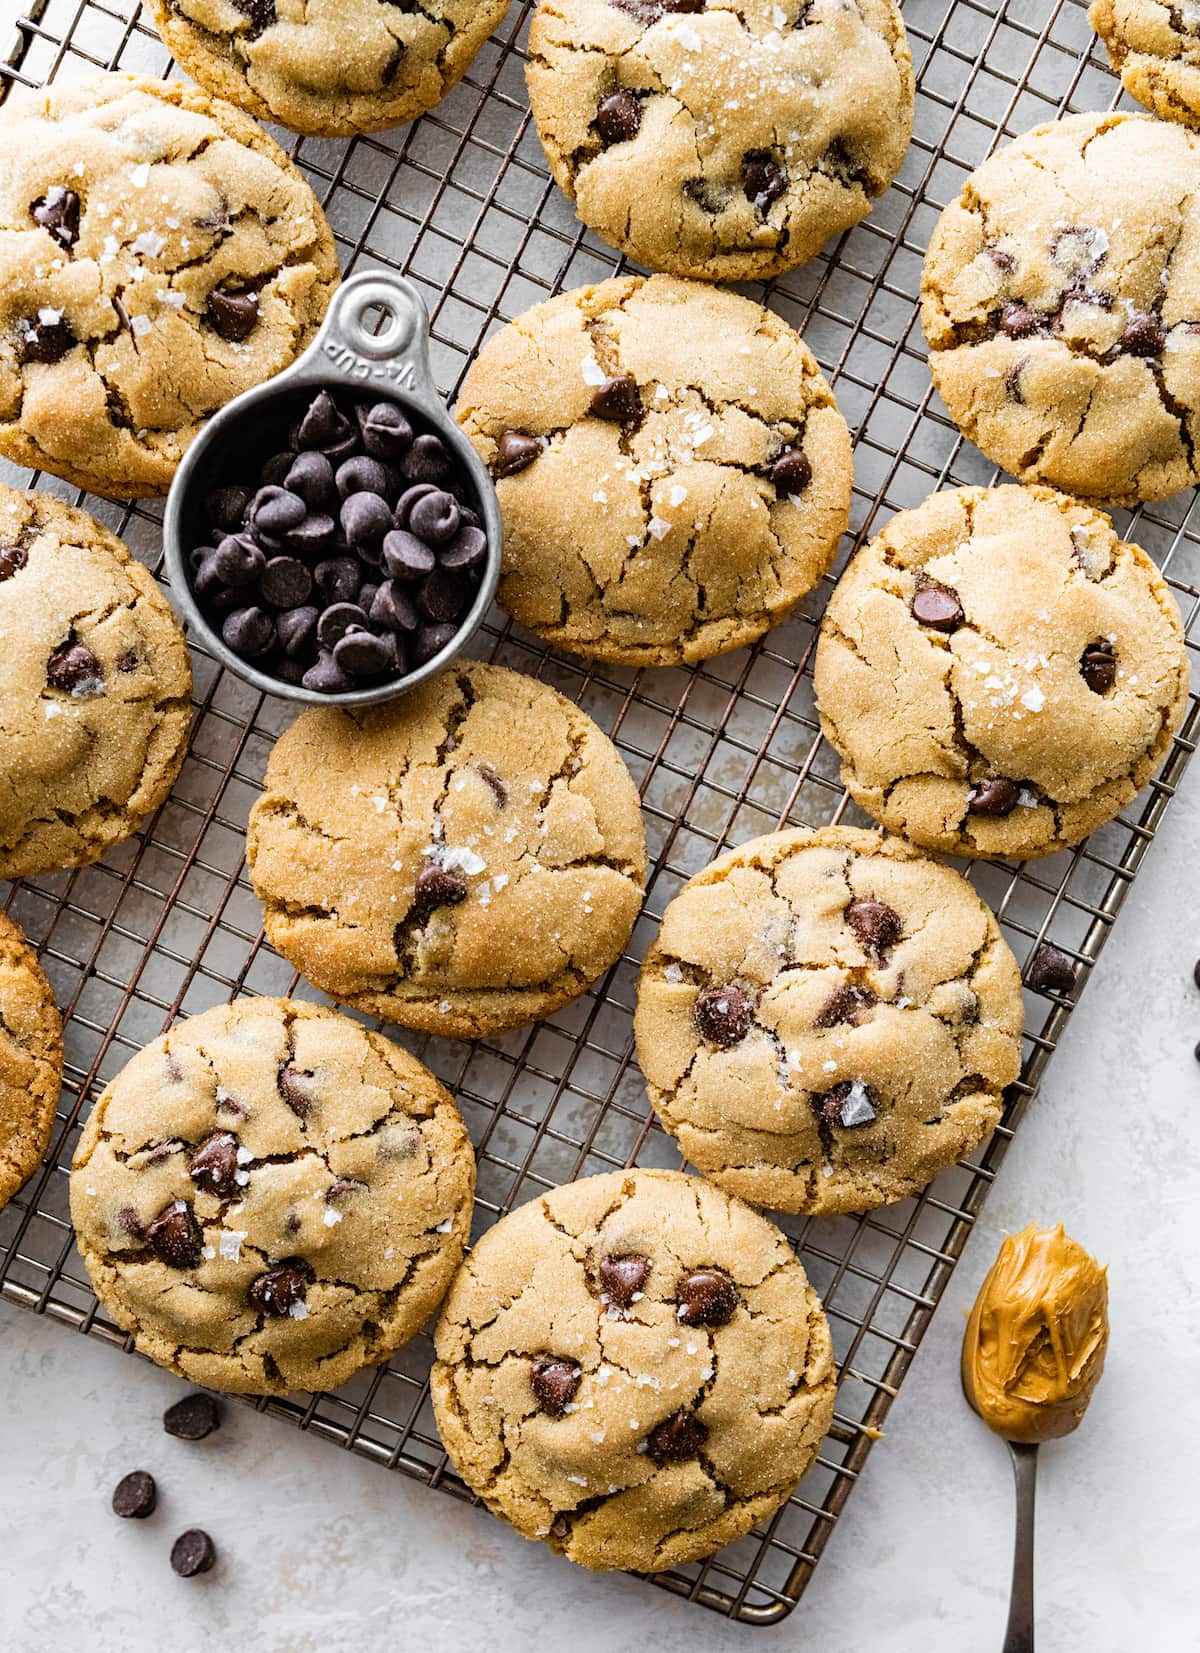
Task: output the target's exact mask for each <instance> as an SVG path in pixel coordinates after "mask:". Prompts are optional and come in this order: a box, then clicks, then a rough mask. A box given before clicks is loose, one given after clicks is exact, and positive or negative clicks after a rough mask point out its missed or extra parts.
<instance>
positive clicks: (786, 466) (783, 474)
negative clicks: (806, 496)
mask: <svg viewBox="0 0 1200 1653" xmlns="http://www.w3.org/2000/svg"><path fill="white" fill-rule="evenodd" d="M812 474H813V473H812V461H811V460H810V459H809V457H808V455H807V454H806V453H805V451H804V449H803V448H784V450H783V452H782V453H781V454H779V455H778V457H777V458H776V459H775V461H774V463H773V464H772V466H771V481H772V482H773V483H774V485H775V492H776V493H777V494H778V495H780V497H781V498H785V499H787V498H792V497H794V496H795V495H796V494H802V493H803V492H804V490H805V488H807V487H808V485H809V483H810V482H811V481H812Z"/></svg>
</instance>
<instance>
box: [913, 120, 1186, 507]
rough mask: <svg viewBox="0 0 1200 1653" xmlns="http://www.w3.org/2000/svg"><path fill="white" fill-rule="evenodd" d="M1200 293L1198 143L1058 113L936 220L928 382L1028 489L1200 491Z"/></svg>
mask: <svg viewBox="0 0 1200 1653" xmlns="http://www.w3.org/2000/svg"><path fill="white" fill-rule="evenodd" d="M1164 224H1170V225H1172V226H1173V229H1172V232H1171V234H1169V235H1167V236H1166V237H1164V236H1163V234H1162V226H1163V225H1164ZM1198 291H1200V137H1198V136H1197V135H1196V134H1194V133H1192V132H1188V131H1186V130H1185V129H1184V128H1182V127H1179V126H1168V125H1166V124H1164V123H1163V122H1161V121H1156V120H1152V119H1151V118H1149V117H1148V116H1145V115H1114V114H1088V115H1072V116H1068V117H1067V118H1065V119H1063V120H1060V121H1055V122H1054V123H1053V125H1050V126H1040V127H1036V128H1035V129H1034V130H1033V131H1032V132H1027V133H1026V134H1025V135H1024V136H1023V137H1020V138H1018V139H1017V140H1016V141H1015V142H1014V143H1011V144H1009V145H1007V146H1006V147H1005V148H1003V149H1000V150H998V151H997V152H996V154H994V155H993V156H991V157H990V158H989V159H988V160H986V161H985V162H984V163H983V165H982V166H980V167H979V168H977V170H976V171H975V172H973V173H972V174H971V176H970V177H969V178H968V179H967V181H966V183H965V184H964V186H963V190H962V193H961V194H960V195H959V197H958V199H957V200H956V201H954V202H952V203H951V205H950V206H948V207H947V208H946V210H945V212H944V213H943V214H942V216H941V218H940V219H939V220H938V223H937V225H936V227H935V229H934V232H933V236H932V238H931V240H930V243H929V250H928V253H927V254H926V258H925V269H924V276H923V279H922V284H921V298H922V306H921V319H922V324H923V326H924V329H925V337H926V339H927V340H928V342H929V368H930V372H931V373H932V375H933V380H934V383H935V384H936V386H937V388H938V390H939V391H940V392H941V394H942V397H943V399H944V401H945V403H946V406H947V408H948V409H949V410H950V414H951V417H952V418H953V419H954V421H955V422H956V424H957V425H958V426H959V428H960V429H961V430H962V432H963V434H964V435H965V436H967V437H969V438H970V440H971V441H972V442H974V443H976V444H977V445H978V446H979V447H980V448H982V449H983V451H984V453H985V454H986V455H987V456H988V458H989V459H992V460H994V461H995V462H996V463H997V464H998V465H1002V466H1003V467H1004V469H1005V470H1006V471H1010V472H1011V473H1012V474H1013V475H1014V476H1017V477H1019V478H1020V479H1021V480H1022V481H1025V482H1047V483H1050V484H1052V485H1053V486H1055V487H1058V488H1062V489H1063V490H1064V491H1065V492H1066V493H1070V494H1074V495H1076V496H1078V497H1080V498H1085V499H1092V500H1096V501H1099V502H1107V503H1110V504H1120V505H1132V504H1133V503H1134V502H1135V501H1136V500H1151V499H1161V498H1163V497H1164V496H1166V495H1167V494H1173V493H1176V492H1177V491H1178V490H1179V489H1181V488H1187V487H1191V486H1192V485H1193V484H1194V483H1196V482H1197V481H1200V466H1198V465H1197V461H1196V458H1195V451H1196V447H1197V439H1198V438H1200V390H1198V389H1197V385H1198V384H1200V379H1198V376H1197V375H1198V365H1200V300H1198V299H1197V293H1198Z"/></svg>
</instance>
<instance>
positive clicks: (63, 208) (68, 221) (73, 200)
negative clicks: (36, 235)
mask: <svg viewBox="0 0 1200 1653" xmlns="http://www.w3.org/2000/svg"><path fill="white" fill-rule="evenodd" d="M29 213H30V216H31V217H32V219H33V221H34V223H35V224H40V225H41V226H42V228H43V229H44V230H49V232H50V234H51V235H52V236H53V237H54V239H55V240H56V241H57V242H58V244H59V246H60V247H73V246H74V245H75V243H76V242H77V241H78V240H79V197H78V195H76V193H75V191H74V190H73V189H68V188H67V187H66V185H65V184H51V186H50V188H49V189H48V190H47V191H46V193H45V195H39V196H38V198H37V200H36V201H35V202H34V203H33V205H32V206H31V207H30V209H29Z"/></svg>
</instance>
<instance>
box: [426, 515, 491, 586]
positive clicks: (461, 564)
mask: <svg viewBox="0 0 1200 1653" xmlns="http://www.w3.org/2000/svg"><path fill="white" fill-rule="evenodd" d="M486 559H487V535H486V534H485V533H484V531H483V529H482V528H474V527H472V526H471V525H470V524H464V526H463V527H461V528H460V529H459V530H458V533H457V534H455V536H454V538H453V539H452V540H451V541H450V543H449V545H443V546H442V547H441V548H440V550H439V551H438V561H439V562H440V563H441V565H442V567H443V568H450V569H453V570H455V571H456V572H460V571H461V572H462V573H464V574H470V573H473V572H474V570H475V569H477V568H480V567H482V565H483V563H484V562H485V561H486Z"/></svg>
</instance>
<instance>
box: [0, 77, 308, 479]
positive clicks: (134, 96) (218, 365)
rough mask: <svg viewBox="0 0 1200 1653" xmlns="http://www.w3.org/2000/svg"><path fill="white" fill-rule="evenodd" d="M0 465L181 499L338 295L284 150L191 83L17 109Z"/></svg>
mask: <svg viewBox="0 0 1200 1653" xmlns="http://www.w3.org/2000/svg"><path fill="white" fill-rule="evenodd" d="M0 227H2V228H3V231H4V234H3V236H2V237H0V454H3V456H4V457H5V458H8V459H11V460H13V461H15V462H16V463H17V464H19V465H28V466H31V467H34V468H43V467H44V468H45V469H46V470H49V471H53V472H54V473H55V474H56V475H57V476H61V477H65V478H66V480H67V481H68V482H73V483H75V484H76V485H77V486H78V487H80V488H90V489H91V490H92V491H93V492H95V493H100V494H110V495H112V496H113V497H114V498H118V499H131V498H134V497H136V496H138V495H143V494H164V493H166V491H167V488H168V486H169V485H170V482H171V478H172V476H173V475H174V474H175V467H176V465H177V464H178V462H179V459H180V457H181V455H182V454H183V452H184V450H185V449H186V448H187V446H188V444H189V443H190V442H191V440H192V438H193V437H194V436H195V434H196V432H197V431H198V430H199V428H200V426H201V425H202V424H203V422H204V420H205V418H207V416H208V415H209V414H210V413H213V412H215V411H216V409H217V408H219V407H222V406H223V405H224V404H225V403H226V402H228V401H230V400H231V399H232V398H233V397H234V396H237V395H239V394H240V392H242V391H243V390H248V389H250V387H251V386H252V385H257V384H261V382H262V381H263V380H264V379H269V378H270V377H271V375H272V374H274V373H278V372H279V371H280V369H281V368H284V367H287V366H288V364H289V363H290V362H291V361H293V360H294V358H295V357H296V356H297V355H298V354H299V352H300V351H301V350H302V349H303V348H304V347H305V346H306V345H307V344H308V343H309V341H310V339H311V338H312V337H313V335H314V333H315V331H316V329H317V326H318V324H319V323H320V321H321V318H322V316H323V315H324V312H325V307H326V304H327V303H328V301H329V295H330V293H331V292H332V290H333V287H334V285H335V283H336V281H337V259H336V256H335V253H334V245H333V236H332V234H331V232H330V229H329V225H328V224H327V223H326V222H325V217H324V214H323V213H322V211H321V209H320V207H319V206H318V205H317V202H316V199H315V197H314V196H313V193H312V191H311V190H310V189H309V187H308V185H307V184H306V183H305V181H304V179H303V178H302V177H301V175H300V173H299V171H298V170H297V168H296V167H295V166H293V164H292V163H291V161H290V160H289V159H288V158H287V156H286V155H285V154H284V152H283V151H282V149H280V148H279V146H278V145H277V144H276V143H274V142H272V140H271V139H270V138H268V137H267V135H266V133H265V132H263V131H262V130H261V129H260V128H259V127H258V126H256V125H255V123H254V122H253V121H252V120H250V119H249V118H248V117H247V116H245V115H243V114H242V113H241V112H240V111H239V110H237V109H234V108H233V107H232V105H230V104H228V103H224V102H221V101H220V100H214V99H212V98H210V97H208V96H207V94H206V93H204V92H201V91H199V90H198V89H197V88H196V87H189V86H186V85H184V84H183V83H182V82H180V81H161V80H146V79H141V78H139V77H137V76H134V75H100V76H98V77H96V78H95V79H92V80H84V81H72V82H70V83H69V84H68V83H64V84H62V85H55V86H52V87H48V88H46V89H45V90H43V91H40V92H33V93H30V92H14V93H13V95H12V96H11V97H10V98H9V99H8V100H7V101H6V103H5V104H4V107H3V109H2V110H0Z"/></svg>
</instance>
